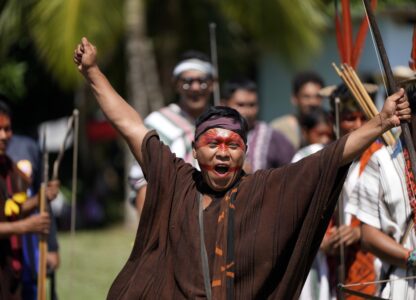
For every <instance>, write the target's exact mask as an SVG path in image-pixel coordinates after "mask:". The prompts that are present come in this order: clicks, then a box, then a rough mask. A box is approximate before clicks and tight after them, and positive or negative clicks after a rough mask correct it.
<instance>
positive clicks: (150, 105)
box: [124, 0, 163, 226]
mask: <svg viewBox="0 0 416 300" xmlns="http://www.w3.org/2000/svg"><path fill="white" fill-rule="evenodd" d="M124 14H125V20H126V24H125V26H126V57H127V76H126V82H127V100H128V102H129V103H130V104H131V105H132V106H133V107H134V108H135V109H136V110H137V111H138V112H140V115H141V116H142V117H143V118H144V117H146V116H147V115H148V114H149V113H150V112H151V110H155V109H158V108H160V107H161V106H162V104H163V99H162V94H161V92H160V86H159V80H158V75H157V70H156V63H155V59H154V55H153V46H152V44H151V43H150V41H149V40H148V39H147V37H146V20H145V15H146V12H145V7H144V1H143V0H126V1H125V10H124ZM133 162H134V158H133V156H132V154H131V153H130V151H129V149H128V147H127V146H125V183H126V187H125V191H126V193H125V195H126V217H125V223H126V225H127V226H134V225H135V224H136V223H137V213H136V211H135V210H134V209H133V208H132V206H131V205H130V204H129V203H128V199H127V198H128V197H127V195H128V194H129V187H128V185H127V175H128V172H129V170H130V167H131V165H132V163H133Z"/></svg>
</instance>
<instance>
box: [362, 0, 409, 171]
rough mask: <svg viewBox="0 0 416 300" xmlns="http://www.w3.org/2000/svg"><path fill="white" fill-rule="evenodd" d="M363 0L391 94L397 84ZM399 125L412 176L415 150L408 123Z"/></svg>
mask: <svg viewBox="0 0 416 300" xmlns="http://www.w3.org/2000/svg"><path fill="white" fill-rule="evenodd" d="M363 1H364V6H365V10H366V14H367V17H368V22H369V25H370V29H371V31H372V32H373V36H374V42H375V44H376V47H377V50H378V54H379V56H380V59H381V63H382V66H383V70H384V74H385V76H386V81H387V82H386V84H387V93H388V95H391V94H393V93H395V92H397V90H398V86H397V83H396V81H395V79H394V76H393V71H392V69H391V66H390V62H389V59H388V57H387V53H386V49H385V47H384V43H383V39H382V38H381V34H380V30H379V28H378V25H377V22H376V19H375V17H374V12H373V9H372V7H371V4H370V0H363ZM400 127H401V129H402V133H403V138H404V142H405V145H404V147H406V148H407V150H408V151H409V159H410V163H411V166H412V173H413V177H414V174H416V152H415V147H414V145H413V141H412V136H411V134H410V129H409V124H407V123H401V124H400ZM414 178H415V177H414Z"/></svg>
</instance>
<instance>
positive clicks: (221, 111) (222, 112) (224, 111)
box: [195, 106, 248, 143]
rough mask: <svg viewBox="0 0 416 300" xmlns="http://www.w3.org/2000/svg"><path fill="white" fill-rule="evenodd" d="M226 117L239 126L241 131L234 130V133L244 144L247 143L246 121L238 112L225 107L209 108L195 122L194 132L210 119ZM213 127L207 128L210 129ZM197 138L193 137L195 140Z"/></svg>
mask: <svg viewBox="0 0 416 300" xmlns="http://www.w3.org/2000/svg"><path fill="white" fill-rule="evenodd" d="M220 117H226V118H230V119H233V120H234V121H236V122H238V123H239V124H240V128H241V130H236V131H235V132H236V133H238V134H239V135H240V136H241V138H242V139H243V141H244V143H247V131H248V125H247V121H246V119H244V118H243V117H242V116H241V115H240V113H239V112H238V111H236V110H235V109H234V108H231V107H227V106H210V107H209V108H208V109H207V110H206V111H204V112H203V113H202V114H201V115H200V116H199V117H198V118H197V119H196V121H195V130H196V129H197V128H198V127H199V125H201V124H202V123H203V122H205V121H207V120H209V119H211V118H220ZM211 128H215V127H210V128H207V130H208V129H211ZM196 138H197V136H195V139H196Z"/></svg>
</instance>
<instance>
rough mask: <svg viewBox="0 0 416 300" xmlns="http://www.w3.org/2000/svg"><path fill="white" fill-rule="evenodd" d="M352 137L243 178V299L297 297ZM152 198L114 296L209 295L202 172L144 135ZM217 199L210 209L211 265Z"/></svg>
mask: <svg viewBox="0 0 416 300" xmlns="http://www.w3.org/2000/svg"><path fill="white" fill-rule="evenodd" d="M345 140H346V139H345V138H343V139H341V140H340V141H338V142H336V143H333V144H331V145H330V146H328V147H326V148H325V149H323V151H320V152H318V153H316V154H314V155H312V156H309V157H307V158H306V159H304V160H302V161H300V162H298V163H295V164H291V165H287V166H285V167H282V168H279V169H271V170H263V171H258V172H256V173H255V174H253V175H247V176H245V177H244V178H243V179H242V182H241V183H240V186H239V191H238V194H237V198H236V200H235V206H236V209H235V223H234V224H235V225H234V236H235V238H234V239H235V240H234V253H235V278H234V289H235V291H234V292H235V293H234V294H235V298H236V299H266V298H269V299H294V298H296V297H297V296H298V295H299V294H300V291H301V288H302V286H303V283H304V281H305V279H306V276H307V274H308V270H309V268H310V265H311V263H312V261H313V258H314V256H315V254H316V251H317V249H318V247H319V245H320V242H321V240H322V237H323V235H324V233H325V230H326V228H327V226H328V222H329V219H330V217H331V215H332V212H333V210H334V207H335V205H336V201H337V199H338V194H339V192H340V190H341V187H342V185H343V182H344V179H345V176H346V173H347V170H348V167H349V166H344V167H340V166H339V165H340V160H341V156H342V152H343V148H344V144H345ZM142 152H143V166H142V167H143V171H144V172H145V174H146V178H147V180H148V188H147V195H146V201H145V205H144V208H143V213H142V217H141V221H140V226H139V228H138V231H137V235H136V241H135V244H134V247H133V250H132V253H131V255H130V258H129V259H128V261H127V263H126V265H125V266H124V268H123V269H122V271H121V272H120V274H119V275H118V276H117V278H116V279H115V281H114V283H113V285H112V287H111V289H110V291H109V294H108V299H205V290H204V281H203V272H202V264H201V257H200V237H199V226H198V202H197V199H198V198H197V195H198V190H199V191H203V188H202V187H201V183H202V177H201V174H200V172H199V171H197V170H196V169H194V168H193V167H192V166H191V165H189V164H186V163H184V162H183V160H182V159H179V158H176V157H175V155H174V154H172V153H171V152H170V150H169V148H168V147H166V146H164V145H163V144H162V143H161V142H159V140H158V138H157V135H156V133H155V132H150V133H149V134H148V135H147V136H146V138H145V139H144V141H143V147H142ZM218 211H219V209H218V204H217V203H216V201H213V202H212V203H211V204H210V206H208V207H207V209H206V210H205V211H204V227H205V241H206V248H207V252H208V258H209V264H210V270H211V274H212V262H213V256H212V252H213V251H214V247H215V245H214V243H215V236H216V224H217V218H218Z"/></svg>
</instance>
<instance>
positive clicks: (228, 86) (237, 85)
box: [222, 77, 257, 100]
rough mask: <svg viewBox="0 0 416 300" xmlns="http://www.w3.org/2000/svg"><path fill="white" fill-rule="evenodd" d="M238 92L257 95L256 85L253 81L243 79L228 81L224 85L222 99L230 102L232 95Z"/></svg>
mask: <svg viewBox="0 0 416 300" xmlns="http://www.w3.org/2000/svg"><path fill="white" fill-rule="evenodd" d="M238 90H245V91H249V92H252V93H257V85H256V83H255V82H254V81H252V80H250V79H248V78H244V77H241V78H234V79H232V80H228V81H226V82H225V83H224V88H223V90H222V98H223V99H225V100H230V99H231V97H232V96H233V94H234V93H235V92H236V91H238Z"/></svg>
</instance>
